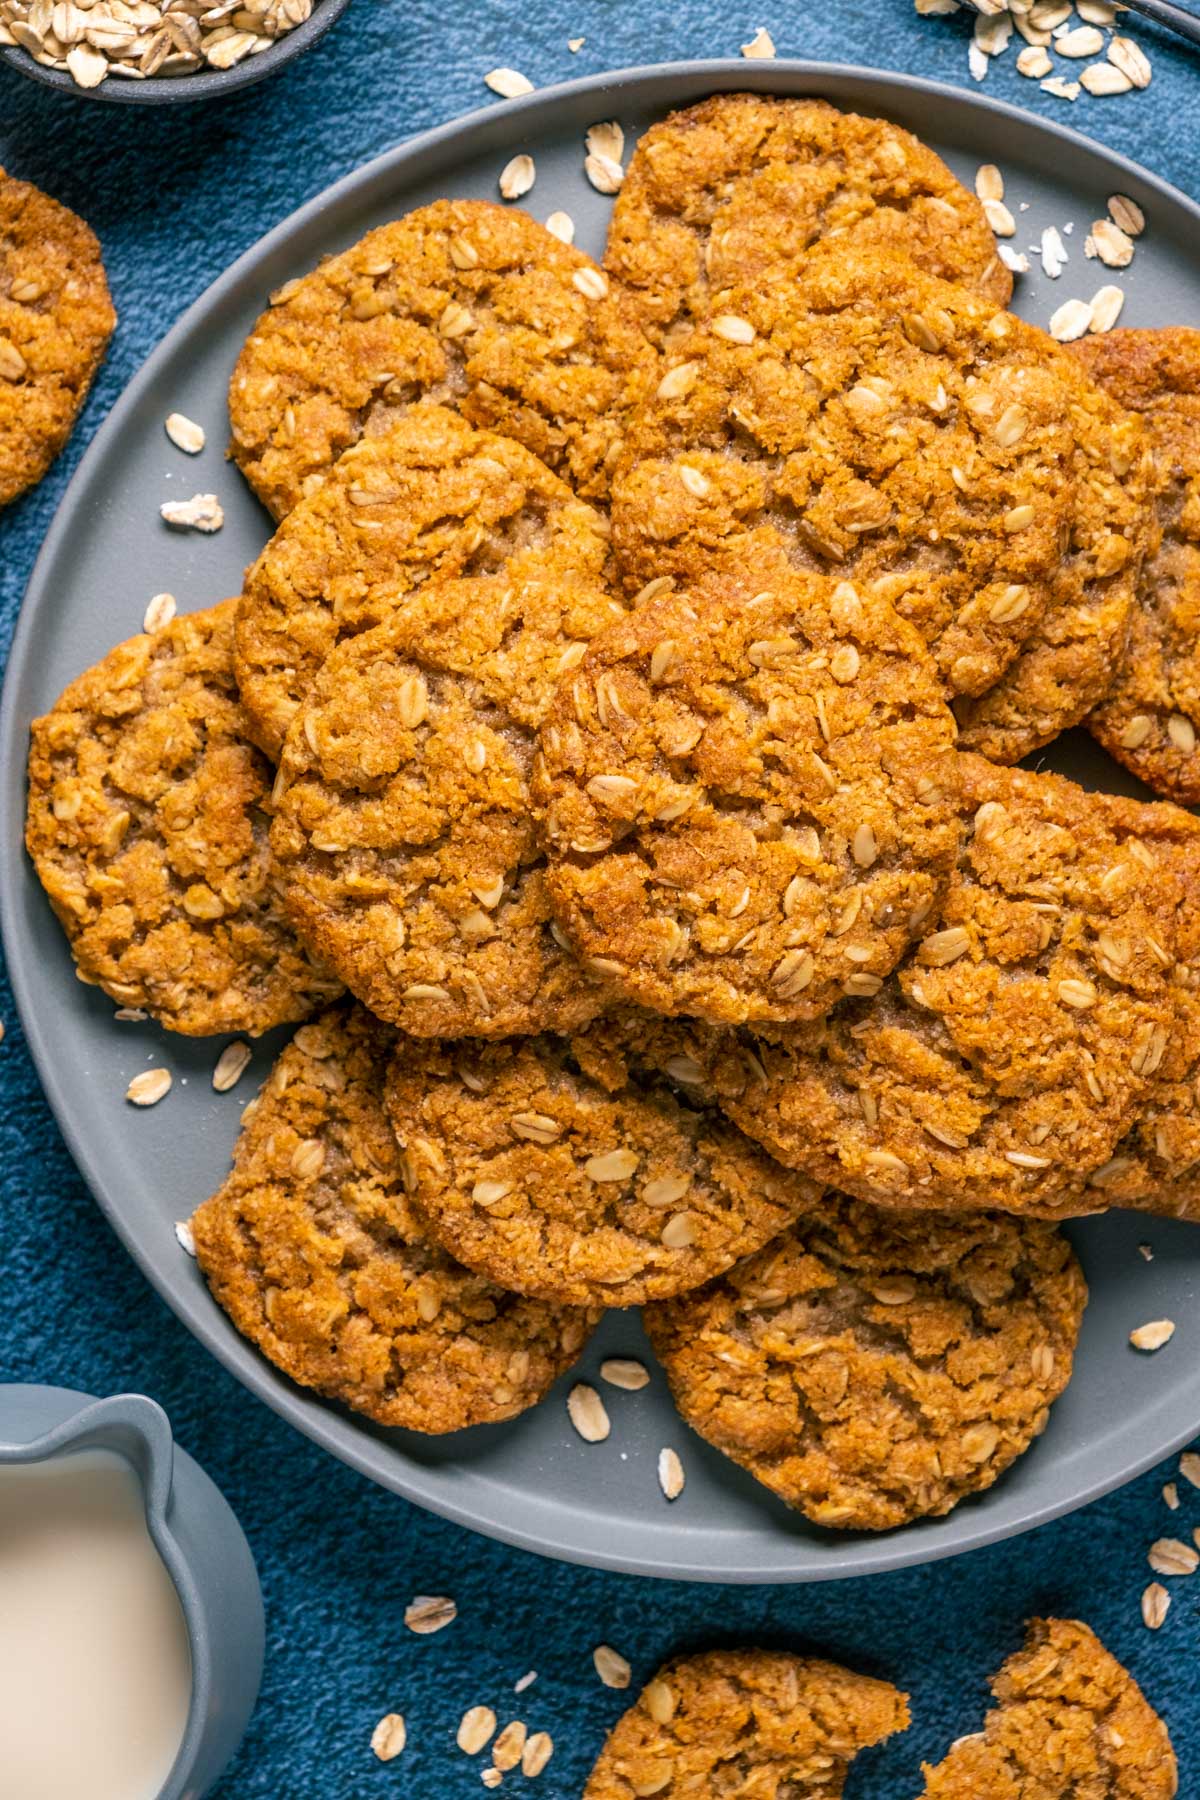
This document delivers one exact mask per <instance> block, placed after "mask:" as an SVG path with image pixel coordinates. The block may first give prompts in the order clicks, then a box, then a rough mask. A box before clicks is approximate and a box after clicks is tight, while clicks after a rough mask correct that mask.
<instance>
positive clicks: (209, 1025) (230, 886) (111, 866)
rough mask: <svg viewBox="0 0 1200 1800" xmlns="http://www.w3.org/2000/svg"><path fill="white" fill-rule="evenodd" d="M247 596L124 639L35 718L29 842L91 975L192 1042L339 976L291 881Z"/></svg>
mask: <svg viewBox="0 0 1200 1800" xmlns="http://www.w3.org/2000/svg"><path fill="white" fill-rule="evenodd" d="M236 606H237V602H236V601H234V600H226V601H223V602H222V603H221V604H220V605H219V606H213V607H209V608H207V609H206V610H205V611H203V612H198V613H190V614H188V615H186V616H182V617H178V618H175V619H173V620H172V622H171V623H170V624H169V625H168V626H167V627H166V628H165V629H164V630H163V631H160V632H158V633H157V634H156V635H154V636H150V635H142V636H140V637H135V638H130V639H129V640H128V641H127V642H126V643H124V644H119V645H118V646H117V648H116V649H115V650H112V651H110V652H109V654H108V655H107V656H106V657H105V658H104V659H103V660H102V661H101V662H99V663H97V664H96V665H95V667H94V668H91V669H89V670H88V671H87V672H86V673H85V674H83V675H81V676H79V677H78V679H77V680H75V681H73V682H72V683H71V685H70V686H69V687H68V688H67V689H66V690H65V691H64V692H63V693H62V694H61V695H60V697H59V699H58V701H57V702H56V703H55V705H54V707H53V708H52V709H51V711H50V712H48V713H46V714H45V715H44V717H42V718H40V719H35V720H34V722H33V727H32V745H31V748H30V754H29V806H28V814H27V819H26V828H25V842H26V845H27V848H28V850H29V854H30V856H31V857H32V858H33V863H34V867H35V868H36V870H37V873H38V878H39V880H40V881H41V883H42V886H43V887H44V888H45V890H46V892H47V894H48V895H49V898H50V902H51V904H52V906H53V907H54V910H55V912H56V913H57V914H58V917H59V919H60V921H61V923H62V925H63V928H64V930H65V931H66V933H67V937H68V939H69V940H70V945H71V952H72V955H73V956H74V958H75V961H76V964H77V967H78V972H79V975H80V977H81V978H82V979H83V980H84V981H87V982H91V983H93V984H96V985H98V986H100V987H102V988H103V989H104V991H105V993H106V994H108V995H109V996H110V997H111V998H112V999H113V1000H115V1001H117V1003H118V1004H119V1005H121V1006H126V1007H144V1008H145V1010H146V1011H147V1012H148V1013H150V1014H151V1016H152V1017H153V1018H155V1019H157V1020H158V1021H159V1023H160V1024H162V1025H165V1026H167V1027H168V1028H169V1029H171V1030H172V1031H181V1032H184V1033H186V1034H187V1035H188V1036H192V1037H203V1036H206V1035H208V1034H209V1033H213V1032H222V1031H245V1032H249V1033H250V1034H251V1035H255V1034H257V1033H259V1032H262V1031H268V1030H270V1028H271V1027H272V1026H273V1025H282V1024H285V1023H287V1022H289V1021H291V1020H296V1019H303V1018H305V1017H306V1016H307V1015H308V1014H309V1013H310V1012H312V1011H314V1010H315V1009H316V1008H317V1007H319V1006H323V1005H325V1004H326V1003H327V1002H328V1001H329V1000H330V999H332V998H333V997H334V996H335V995H337V994H338V993H340V992H341V987H342V984H341V982H340V981H339V979H338V978H337V976H336V975H335V974H333V972H332V971H331V970H330V969H329V968H328V967H326V966H325V965H324V964H323V963H320V962H319V961H317V960H316V959H314V958H313V957H311V956H309V955H308V954H307V952H306V951H305V950H304V949H303V948H302V946H301V945H300V943H299V942H298V941H297V939H296V937H295V935H294V933H293V931H292V928H291V926H290V925H289V923H288V920H287V917H286V914H285V913H284V910H283V907H282V905H281V904H280V901H279V899H278V896H277V893H276V879H275V870H274V867H273V865H272V862H271V858H270V854H269V849H268V843H267V833H268V817H267V806H268V801H269V796H270V791H271V769H270V767H269V765H268V764H267V761H266V759H265V757H263V755H262V754H261V752H260V751H258V750H256V749H255V747H254V746H253V744H252V743H251V742H250V740H249V736H248V733H247V730H246V721H245V717H244V714H243V712H242V708H241V705H240V703H239V700H238V693H237V687H236V685H235V682H234V675H233V622H234V613H235V610H236Z"/></svg>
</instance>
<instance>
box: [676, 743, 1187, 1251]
mask: <svg viewBox="0 0 1200 1800" xmlns="http://www.w3.org/2000/svg"><path fill="white" fill-rule="evenodd" d="M960 762H961V774H962V780H963V788H964V800H965V810H966V813H967V814H968V816H969V815H972V814H973V822H972V824H971V827H970V830H969V834H968V837H967V839H966V841H965V843H964V847H963V853H962V857H961V859H960V865H959V869H958V872H957V874H956V876H955V878H954V881H953V882H952V884H951V888H950V892H949V895H948V896H947V899H946V901H945V904H944V906H943V908H942V912H941V915H940V918H939V919H938V920H937V921H936V922H935V926H936V928H935V929H933V930H931V931H930V932H929V933H928V935H926V936H925V937H924V938H923V939H922V940H921V942H920V943H919V944H918V945H917V946H916V948H915V949H914V950H913V952H912V953H911V955H910V956H909V958H908V960H907V961H906V962H905V963H904V964H902V965H901V967H900V968H899V969H898V970H897V972H896V973H895V974H894V975H892V976H890V977H889V978H888V979H887V981H886V982H884V983H883V984H882V986H881V988H880V991H879V992H878V993H877V994H876V995H875V997H874V998H873V999H862V1000H845V1001H842V1002H841V1003H840V1004H839V1005H838V1006H837V1008H836V1009H835V1010H834V1012H833V1013H831V1014H830V1016H829V1017H828V1018H827V1019H825V1020H823V1021H820V1022H817V1023H815V1024H810V1025H804V1026H792V1027H788V1028H786V1029H772V1030H770V1031H768V1032H762V1031H760V1032H759V1033H758V1034H756V1035H755V1036H753V1037H751V1036H749V1035H748V1034H746V1033H742V1034H740V1035H739V1034H733V1035H730V1034H719V1033H715V1032H712V1031H709V1032H705V1031H704V1030H703V1028H701V1027H698V1026H695V1025H691V1024H688V1023H686V1022H684V1021H679V1022H677V1023H675V1024H672V1025H671V1026H670V1027H668V1026H667V1024H666V1022H665V1021H664V1022H663V1024H662V1025H661V1026H659V1027H657V1028H647V1029H645V1030H643V1031H642V1033H641V1034H640V1044H641V1052H640V1053H641V1054H642V1055H644V1056H646V1057H653V1059H654V1066H656V1067H658V1068H663V1069H666V1070H668V1072H669V1073H670V1075H671V1077H672V1079H674V1080H676V1081H682V1083H683V1085H684V1088H685V1091H689V1092H693V1093H694V1094H696V1095H697V1097H701V1098H704V1097H708V1098H715V1099H716V1100H717V1101H718V1102H719V1104H720V1105H721V1106H722V1107H723V1108H724V1110H725V1111H726V1112H727V1113H728V1115H729V1117H730V1118H732V1119H733V1120H734V1122H735V1123H736V1124H738V1125H740V1126H741V1127H742V1129H743V1130H744V1131H746V1132H747V1133H749V1135H750V1136H752V1137H754V1138H756V1139H757V1140H758V1141H759V1142H760V1143H762V1144H763V1145H764V1146H765V1147H766V1148H767V1149H768V1150H769V1151H770V1152H771V1154H772V1155H773V1156H775V1157H776V1158H778V1159H779V1160H780V1161H781V1162H783V1163H785V1164H787V1165H789V1166H790V1167H794V1168H798V1169H803V1170H805V1171H807V1172H808V1173H809V1174H811V1175H812V1176H814V1177H815V1178H816V1179H818V1180H821V1181H824V1182H828V1183H829V1184H830V1185H831V1186H834V1187H839V1188H843V1189H845V1190H846V1191H847V1192H849V1193H852V1194H856V1195H858V1196H859V1197H860V1198H862V1199H865V1200H873V1201H876V1202H878V1203H881V1204H885V1205H894V1206H899V1207H903V1208H906V1209H916V1208H920V1207H933V1208H938V1209H943V1210H946V1211H951V1210H955V1209H959V1208H968V1209H971V1210H974V1209H979V1208H984V1207H1000V1208H1003V1209H1005V1210H1007V1211H1011V1212H1019V1213H1030V1214H1034V1215H1038V1216H1044V1217H1060V1216H1061V1217H1067V1216H1071V1215H1074V1214H1079V1213H1087V1212H1096V1211H1101V1210H1103V1209H1104V1207H1105V1206H1106V1204H1108V1195H1107V1193H1106V1190H1105V1188H1104V1187H1103V1185H1102V1186H1100V1187H1096V1186H1094V1185H1092V1183H1093V1177H1094V1175H1095V1173H1096V1172H1097V1171H1098V1170H1101V1169H1102V1168H1103V1166H1104V1165H1105V1164H1106V1163H1107V1162H1108V1161H1109V1159H1110V1158H1111V1157H1112V1156H1113V1155H1114V1153H1115V1152H1116V1149H1117V1145H1118V1143H1119V1141H1120V1140H1121V1138H1122V1137H1123V1136H1124V1134H1125V1133H1127V1132H1128V1131H1130V1130H1131V1129H1132V1128H1133V1126H1134V1124H1135V1122H1136V1121H1137V1119H1138V1118H1139V1117H1141V1115H1142V1113H1143V1111H1144V1109H1145V1108H1146V1106H1147V1104H1148V1102H1152V1101H1153V1099H1154V1095H1155V1084H1156V1082H1157V1079H1158V1076H1159V1072H1160V1070H1161V1069H1162V1066H1163V1063H1164V1059H1165V1057H1166V1055H1167V1051H1168V1048H1169V1046H1170V1044H1171V1041H1172V1034H1173V1032H1175V1031H1176V1030H1177V1028H1178V1019H1177V1009H1178V995H1177V991H1176V989H1175V987H1174V985H1173V980H1172V977H1173V970H1174V964H1175V957H1176V945H1177V938H1176V930H1177V915H1178V908H1179V904H1180V890H1181V881H1180V877H1179V873H1178V869H1177V866H1176V861H1175V857H1174V855H1173V854H1171V853H1169V852H1168V851H1167V850H1166V849H1165V848H1164V847H1162V846H1161V845H1160V844H1158V843H1156V841H1155V840H1156V837H1157V836H1158V834H1159V831H1160V826H1159V822H1158V819H1157V815H1158V813H1159V812H1160V810H1161V809H1160V808H1159V807H1157V806H1149V807H1146V806H1139V805H1138V804H1136V803H1135V802H1133V801H1127V800H1119V799H1114V798H1112V797H1110V796H1105V795H1100V794H1089V793H1085V792H1084V791H1083V790H1082V789H1081V788H1077V787H1075V785H1074V784H1073V783H1072V782H1069V781H1064V780H1062V779H1060V778H1059V777H1056V776H1051V775H1035V774H1030V773H1026V772H1025V771H1023V770H1016V769H1001V768H996V767H993V766H992V765H991V764H989V763H986V762H984V761H983V759H982V758H980V757H976V756H971V755H963V756H962V757H961V758H960Z"/></svg>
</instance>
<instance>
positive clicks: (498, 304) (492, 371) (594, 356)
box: [229, 200, 654, 519]
mask: <svg viewBox="0 0 1200 1800" xmlns="http://www.w3.org/2000/svg"><path fill="white" fill-rule="evenodd" d="M653 361H654V353H653V351H652V349H651V347H650V345H649V343H648V342H647V340H646V338H645V337H644V335H643V333H642V332H641V330H640V328H639V327H638V325H637V324H636V322H635V320H634V318H633V315H632V312H631V311H630V309H629V306H628V303H627V302H626V301H625V300H624V298H623V297H622V296H621V295H620V294H618V293H617V292H616V291H615V289H613V288H612V287H611V285H610V283H609V280H608V277H607V276H606V275H605V274H604V273H603V272H602V271H601V270H600V269H598V268H597V267H596V265H595V263H593V262H592V260H591V258H590V257H587V256H585V255H584V254H583V252H582V251H581V250H576V249H573V248H572V247H571V245H569V244H563V243H561V242H560V241H559V239H558V238H556V237H555V236H554V235H553V234H552V233H551V232H549V231H547V230H546V229H545V227H544V226H542V225H539V224H537V223H536V221H535V220H533V219H531V218H530V217H529V216H528V215H527V214H526V213H522V212H516V211H513V210H511V209H506V208H504V207H501V206H494V205H492V204H491V203H490V202H489V201H484V200H439V201H436V202H435V203H434V205H432V206H424V207H421V208H420V209H419V211H417V212H412V213H409V214H408V215H407V217H405V218H403V219H398V220H396V221H395V222H394V223H392V224H390V225H382V226H380V227H379V229H378V230H376V231H371V232H368V234H367V236H366V237H364V238H362V239H361V240H360V242H358V243H357V244H354V245H352V246H351V248H350V249H349V250H345V251H343V252H342V254H341V255H340V256H333V257H330V258H329V259H328V260H327V261H326V262H323V263H321V264H320V266H319V267H318V268H316V269H314V270H313V271H312V272H311V273H310V274H308V275H304V276H301V277H299V278H298V279H297V280H295V281H290V282H288V283H287V284H286V286H285V287H283V288H281V289H280V290H279V291H278V292H277V293H276V294H275V295H274V296H273V300H272V304H271V306H270V307H269V309H268V310H267V311H266V312H265V313H263V315H262V317H261V318H260V319H259V320H258V323H257V324H256V325H255V327H254V330H253V331H252V332H251V334H250V337H249V338H248V339H247V341H246V345H245V348H244V349H243V351H242V353H241V356H240V357H239V358H238V363H237V367H236V368H235V369H234V372H233V380H232V382H231V384H230V389H229V414H230V419H231V420H232V424H233V446H232V450H233V456H234V459H235V461H236V462H237V464H238V466H239V468H240V469H241V470H242V473H243V474H244V475H245V477H246V479H247V481H248V482H249V483H250V485H251V487H252V488H253V489H254V491H255V493H256V494H257V495H258V497H259V499H260V500H261V501H262V502H263V504H264V505H265V506H266V507H267V508H268V510H269V511H270V512H271V513H273V514H274V516H275V517H276V518H277V519H278V518H282V517H283V515H284V514H285V513H287V512H289V511H290V510H291V508H292V507H293V506H295V505H296V503H297V501H299V500H300V499H301V498H302V497H303V496H304V495H305V494H306V493H308V492H309V491H310V489H311V487H312V486H313V484H314V483H315V482H316V481H318V480H319V479H320V478H321V476H322V475H323V474H324V473H325V471H326V470H327V469H328V468H329V466H330V464H331V463H333V462H335V461H336V459H337V458H338V457H339V456H340V455H341V453H342V451H343V450H346V449H348V448H349V446H350V445H351V444H353V443H356V442H357V441H358V439H359V438H360V437H363V436H364V435H366V436H370V435H371V434H373V433H374V432H377V431H379V430H381V429H386V427H387V426H388V425H389V424H391V423H392V421H393V420H394V419H395V417H396V415H397V413H398V412H401V411H403V410H404V409H405V408H407V407H409V406H411V405H412V404H413V402H414V401H419V400H423V399H428V400H441V401H445V402H446V404H448V405H453V406H455V407H457V408H458V410H460V411H461V412H462V413H463V414H464V416H465V417H466V418H468V419H469V420H470V422H471V423H472V424H473V425H483V426H491V427H492V428H493V429H494V430H496V431H500V432H503V433H504V435H505V436H506V437H512V438H516V439H517V440H518V441H519V442H520V443H522V444H524V445H525V446H526V448H527V449H529V450H532V451H533V453H534V454H535V455H536V456H539V457H541V459H542V461H543V462H546V463H549V465H550V466H551V468H553V469H555V470H557V471H559V472H560V473H561V474H562V475H563V476H564V478H565V479H566V480H568V481H569V482H570V484H571V486H572V487H573V488H574V489H575V490H576V492H577V493H580V494H582V495H583V496H584V497H585V498H592V497H594V496H597V495H603V494H604V493H606V492H607V488H608V480H609V474H610V470H611V465H612V462H613V459H614V457H615V456H616V454H617V451H618V450H619V448H620V443H621V434H622V421H623V418H624V414H625V411H626V409H627V407H628V406H629V404H630V403H631V402H632V400H633V398H634V397H635V394H636V393H637V391H638V389H639V387H640V385H641V384H642V383H643V381H644V380H645V378H646V376H647V374H648V372H649V370H650V368H651V366H652V364H653Z"/></svg>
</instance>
